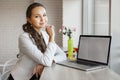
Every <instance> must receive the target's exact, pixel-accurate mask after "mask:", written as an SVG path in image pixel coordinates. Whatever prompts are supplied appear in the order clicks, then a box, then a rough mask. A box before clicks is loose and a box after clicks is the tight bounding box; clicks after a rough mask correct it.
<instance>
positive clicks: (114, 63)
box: [111, 0, 120, 74]
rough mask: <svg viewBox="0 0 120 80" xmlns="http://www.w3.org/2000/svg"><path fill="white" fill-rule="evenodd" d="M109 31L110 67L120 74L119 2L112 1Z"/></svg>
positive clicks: (119, 0)
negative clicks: (110, 37) (110, 39)
mask: <svg viewBox="0 0 120 80" xmlns="http://www.w3.org/2000/svg"><path fill="white" fill-rule="evenodd" d="M111 5H112V9H111V10H112V13H111V29H112V31H111V32H112V48H111V67H112V69H113V70H115V71H116V72H117V73H119V74H120V10H119V9H120V0H112V4H111Z"/></svg>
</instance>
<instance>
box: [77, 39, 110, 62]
mask: <svg viewBox="0 0 120 80" xmlns="http://www.w3.org/2000/svg"><path fill="white" fill-rule="evenodd" d="M109 41H110V38H103V37H102V38H100V37H81V39H80V45H79V51H78V58H79V59H85V60H90V61H96V62H102V63H107V57H108V50H109Z"/></svg>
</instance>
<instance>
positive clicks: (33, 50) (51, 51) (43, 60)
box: [19, 34, 56, 66]
mask: <svg viewBox="0 0 120 80" xmlns="http://www.w3.org/2000/svg"><path fill="white" fill-rule="evenodd" d="M19 49H20V52H22V53H23V54H25V55H28V56H29V57H30V58H31V59H33V60H34V61H35V62H37V63H39V64H43V65H44V66H51V65H52V62H53V59H54V55H55V51H56V46H55V43H54V42H50V43H48V45H47V48H46V51H45V52H44V53H42V52H41V51H40V50H39V49H38V48H37V46H36V45H35V44H34V43H33V42H32V40H31V39H30V38H29V36H28V35H27V34H23V35H20V37H19Z"/></svg>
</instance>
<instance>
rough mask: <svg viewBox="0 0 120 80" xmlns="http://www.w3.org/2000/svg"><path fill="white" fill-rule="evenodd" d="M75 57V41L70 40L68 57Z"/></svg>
mask: <svg viewBox="0 0 120 80" xmlns="http://www.w3.org/2000/svg"><path fill="white" fill-rule="evenodd" d="M72 55H73V39H72V38H69V39H68V57H71V56H72Z"/></svg>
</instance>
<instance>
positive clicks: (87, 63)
mask: <svg viewBox="0 0 120 80" xmlns="http://www.w3.org/2000/svg"><path fill="white" fill-rule="evenodd" d="M76 62H77V63H78V64H83V65H87V66H98V65H99V64H97V63H92V62H87V61H76Z"/></svg>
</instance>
